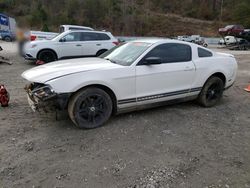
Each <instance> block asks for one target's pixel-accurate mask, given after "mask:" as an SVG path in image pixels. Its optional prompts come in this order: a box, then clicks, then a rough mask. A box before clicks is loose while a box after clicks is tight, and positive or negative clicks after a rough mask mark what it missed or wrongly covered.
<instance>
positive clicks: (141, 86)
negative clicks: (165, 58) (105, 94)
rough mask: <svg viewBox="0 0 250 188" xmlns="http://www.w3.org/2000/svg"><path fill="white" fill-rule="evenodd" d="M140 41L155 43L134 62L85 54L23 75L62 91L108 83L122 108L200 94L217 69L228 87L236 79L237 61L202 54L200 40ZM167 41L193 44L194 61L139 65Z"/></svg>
mask: <svg viewBox="0 0 250 188" xmlns="http://www.w3.org/2000/svg"><path fill="white" fill-rule="evenodd" d="M139 42H148V43H152V46H151V47H149V48H148V49H147V50H146V51H145V52H144V53H142V54H141V56H140V57H138V58H137V60H135V61H134V63H133V64H132V65H130V66H122V65H118V64H114V63H111V62H110V61H108V60H104V59H101V58H81V59H73V60H64V61H58V62H54V63H50V64H46V65H43V66H39V67H36V68H33V69H31V70H28V71H26V72H24V73H23V74H22V76H23V77H24V78H25V79H26V80H28V81H30V82H37V83H43V84H47V85H49V86H51V88H52V89H53V90H54V91H55V92H56V93H58V94H62V93H75V92H76V91H78V90H80V89H81V88H83V87H86V86H90V85H103V86H106V87H108V88H109V89H110V90H112V91H113V93H114V94H115V96H116V100H117V106H118V109H123V108H128V107H135V106H137V105H143V104H149V103H155V102H161V101H166V100H172V99H178V98H184V97H188V96H197V95H198V94H199V93H200V91H201V89H202V87H203V86H204V84H205V82H206V81H207V79H208V78H209V77H210V76H212V75H213V74H214V73H222V74H223V75H224V76H225V78H226V80H225V88H227V87H229V86H231V85H232V84H233V83H234V81H235V79H236V72H237V62H236V60H235V58H234V56H232V55H230V54H223V53H215V52H212V51H211V53H212V54H213V57H205V58H199V57H198V52H197V49H198V48H203V47H200V46H198V45H196V44H191V43H186V42H182V41H175V40H163V39H155V40H146V39H145V40H140V41H139ZM164 43H181V44H187V45H189V46H190V47H191V48H192V61H188V62H181V63H166V64H158V65H150V66H149V65H143V66H137V63H138V62H139V61H140V60H141V59H142V58H143V57H144V56H145V55H146V54H147V53H148V52H149V51H150V50H152V49H153V48H154V47H156V46H158V45H160V44H164ZM203 49H206V48H203ZM206 50H207V51H210V50H208V49H206Z"/></svg>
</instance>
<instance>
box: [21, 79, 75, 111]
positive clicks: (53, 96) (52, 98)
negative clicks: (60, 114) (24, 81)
mask: <svg viewBox="0 0 250 188" xmlns="http://www.w3.org/2000/svg"><path fill="white" fill-rule="evenodd" d="M38 89H41V88H38ZM38 89H37V88H36V89H34V88H33V85H32V84H29V85H27V86H26V87H25V90H26V92H27V99H28V103H29V106H30V107H31V109H32V110H33V111H34V112H36V111H43V112H51V111H55V110H56V109H58V110H64V109H66V108H67V105H68V99H69V97H70V94H57V93H54V92H52V93H50V95H48V96H46V97H39V96H38V95H37V93H36V91H37V90H38Z"/></svg>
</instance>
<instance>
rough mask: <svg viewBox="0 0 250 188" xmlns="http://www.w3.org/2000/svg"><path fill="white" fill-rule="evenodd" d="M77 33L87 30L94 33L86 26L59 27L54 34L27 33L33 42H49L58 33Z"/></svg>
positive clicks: (41, 32)
mask: <svg viewBox="0 0 250 188" xmlns="http://www.w3.org/2000/svg"><path fill="white" fill-rule="evenodd" d="M69 30H71V31H78V30H87V31H94V29H93V28H91V27H86V26H77V25H61V26H60V28H59V33H54V32H44V31H30V32H29V34H28V35H29V40H30V41H35V40H51V39H53V38H55V37H56V36H57V35H59V34H60V33H63V32H65V31H69Z"/></svg>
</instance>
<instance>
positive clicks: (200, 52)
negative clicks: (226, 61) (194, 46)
mask: <svg viewBox="0 0 250 188" xmlns="http://www.w3.org/2000/svg"><path fill="white" fill-rule="evenodd" d="M198 56H199V57H212V56H213V54H212V53H211V52H210V51H208V50H205V49H203V48H198Z"/></svg>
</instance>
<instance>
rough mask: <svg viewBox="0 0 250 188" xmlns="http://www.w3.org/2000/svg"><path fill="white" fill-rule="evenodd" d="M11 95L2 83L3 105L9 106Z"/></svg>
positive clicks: (0, 97)
mask: <svg viewBox="0 0 250 188" xmlns="http://www.w3.org/2000/svg"><path fill="white" fill-rule="evenodd" d="M9 100H10V95H9V93H8V91H7V89H6V88H5V86H4V85H0V104H1V106H2V107H7V106H9Z"/></svg>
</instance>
